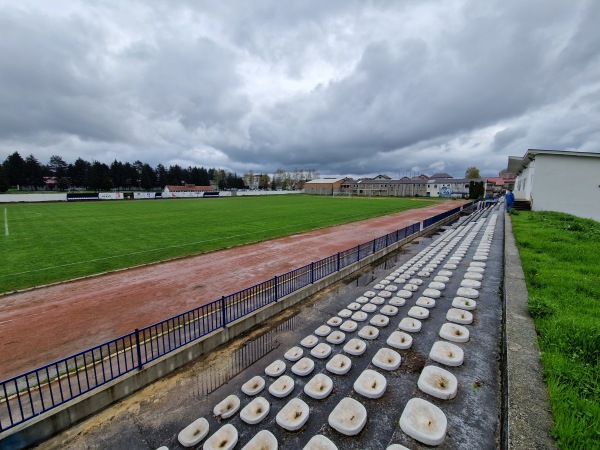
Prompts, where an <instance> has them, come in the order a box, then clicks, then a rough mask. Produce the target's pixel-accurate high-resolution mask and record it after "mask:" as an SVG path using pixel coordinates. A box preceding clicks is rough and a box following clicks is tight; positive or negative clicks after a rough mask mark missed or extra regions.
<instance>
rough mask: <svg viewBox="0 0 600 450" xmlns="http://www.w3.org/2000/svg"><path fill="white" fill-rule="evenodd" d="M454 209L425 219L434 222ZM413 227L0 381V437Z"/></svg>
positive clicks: (397, 238) (337, 268)
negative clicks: (6, 431)
mask: <svg viewBox="0 0 600 450" xmlns="http://www.w3.org/2000/svg"><path fill="white" fill-rule="evenodd" d="M458 211H460V208H455V209H453V210H451V211H448V212H447V213H442V214H438V215H437V216H434V217H431V218H429V219H426V221H425V222H428V223H430V224H433V223H437V222H438V221H440V220H442V219H443V218H445V217H448V216H450V215H452V214H455V213H456V212H458ZM420 225H421V224H420V223H415V224H412V225H409V226H407V227H404V228H402V229H399V230H397V231H394V232H392V233H389V234H387V235H384V236H381V237H379V238H376V239H373V240H372V241H369V242H366V243H364V244H361V245H358V246H356V247H353V248H350V249H348V250H345V251H342V252H339V253H337V254H335V255H332V256H328V257H327V258H323V259H321V260H319V261H315V262H311V263H310V264H307V265H306V266H304V267H300V268H298V269H294V270H292V271H290V272H287V273H285V274H283V275H278V276H275V277H274V278H272V279H270V280H267V281H263V282H262V283H258V284H256V285H254V286H252V287H249V288H247V289H243V290H241V291H238V292H236V293H234V294H230V295H225V296H223V297H221V299H219V300H215V301H213V302H211V303H208V304H205V305H202V306H200V307H198V308H195V309H192V310H190V311H186V312H184V313H183V314H179V315H176V316H173V317H171V318H169V319H166V320H163V321H161V322H158V323H155V324H153V325H150V326H147V327H145V328H141V329H136V330H135V331H134V332H132V333H129V334H126V335H124V336H121V337H118V338H116V339H113V340H111V341H109V342H106V343H104V344H101V345H98V346H96V347H93V348H91V349H88V350H85V351H82V352H80V353H77V354H75V355H72V356H69V357H67V358H63V359H61V360H59V361H55V362H53V363H51V364H47V365H45V366H43V367H40V368H37V369H34V370H31V371H29V372H26V373H24V374H22V375H18V376H16V377H13V378H10V379H7V380H4V381H1V382H0V432H1V431H5V430H8V429H10V428H13V427H15V426H17V425H19V424H21V423H23V422H26V421H27V420H30V419H32V418H34V417H36V416H38V415H40V414H42V413H44V412H46V411H48V410H51V409H53V408H56V407H58V406H60V405H62V404H64V403H66V402H68V401H70V400H73V399H75V398H77V397H79V396H80V395H83V394H85V393H87V392H89V391H91V390H93V389H95V388H98V387H100V386H102V385H104V384H106V383H108V382H110V381H112V380H115V379H117V378H119V377H121V376H123V375H125V374H127V373H129V372H131V371H133V370H136V369H141V368H143V366H144V364H147V363H149V362H151V361H153V360H155V359H157V358H160V357H162V356H164V355H166V354H168V353H170V352H172V351H175V350H177V349H178V348H180V347H182V346H184V345H186V344H189V343H190V342H193V341H195V340H197V339H199V338H201V337H203V336H206V335H207V334H209V333H212V332H213V331H216V330H218V329H220V328H223V327H225V326H226V325H227V324H228V323H230V322H233V321H235V320H238V319H240V318H242V317H244V316H247V315H248V314H251V313H252V312H253V311H256V310H257V309H260V308H262V307H264V306H266V305H268V304H270V303H273V302H276V301H278V300H279V299H281V298H283V297H285V296H287V295H289V294H291V293H293V292H296V291H298V290H300V289H302V288H304V287H306V286H308V285H309V284H312V283H314V282H316V281H318V280H320V279H322V278H324V277H326V276H328V275H331V274H333V273H335V272H338V271H340V270H342V269H343V268H345V267H347V266H349V265H350V264H353V263H355V262H357V261H359V260H361V259H364V258H366V257H368V256H370V255H372V254H374V253H375V252H377V251H379V250H382V249H384V248H386V247H388V246H390V245H392V244H394V243H396V242H398V241H400V240H402V239H404V238H405V237H407V236H410V235H412V234H414V233H416V232H418V231H419V230H420V228H421V227H420Z"/></svg>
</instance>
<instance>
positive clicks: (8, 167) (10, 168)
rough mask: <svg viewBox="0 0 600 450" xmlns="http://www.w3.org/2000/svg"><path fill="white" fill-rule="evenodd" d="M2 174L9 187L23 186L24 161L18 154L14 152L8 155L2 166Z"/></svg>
mask: <svg viewBox="0 0 600 450" xmlns="http://www.w3.org/2000/svg"><path fill="white" fill-rule="evenodd" d="M2 165H3V166H4V172H5V174H6V178H7V179H8V184H9V186H18V187H19V189H20V186H22V185H23V184H25V182H26V181H25V177H26V175H25V170H26V168H25V160H24V159H23V158H22V157H21V155H19V152H14V153H13V154H12V155H9V156H8V157H7V158H6V159H5V160H4V163H3V164H2Z"/></svg>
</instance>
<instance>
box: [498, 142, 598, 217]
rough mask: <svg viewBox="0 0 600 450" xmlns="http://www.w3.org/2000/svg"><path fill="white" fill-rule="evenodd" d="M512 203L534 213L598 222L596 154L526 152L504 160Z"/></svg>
mask: <svg viewBox="0 0 600 450" xmlns="http://www.w3.org/2000/svg"><path fill="white" fill-rule="evenodd" d="M508 172H512V173H514V174H516V178H515V190H514V194H515V199H516V200H526V201H529V202H530V203H531V208H532V210H534V211H557V212H564V213H568V214H573V215H575V216H579V217H585V218H590V219H594V220H598V221H600V208H599V207H598V205H600V153H591V152H573V151H566V150H538V149H529V150H527V152H526V153H525V155H524V156H523V157H518V156H509V157H508Z"/></svg>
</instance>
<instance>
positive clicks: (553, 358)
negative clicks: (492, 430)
mask: <svg viewBox="0 0 600 450" xmlns="http://www.w3.org/2000/svg"><path fill="white" fill-rule="evenodd" d="M512 222H513V232H514V235H515V239H516V241H517V246H518V248H519V253H520V255H521V261H522V263H523V269H524V271H525V279H526V283H527V290H528V292H529V302H528V306H529V312H530V314H531V316H532V317H533V318H534V321H535V326H536V329H537V333H538V342H539V346H540V350H541V355H542V363H543V365H544V377H545V379H546V382H547V383H548V391H549V393H550V401H551V404H552V412H553V415H554V420H555V423H556V424H555V430H554V433H555V438H556V440H557V443H558V445H559V447H560V448H563V449H592V448H600V444H599V442H600V223H598V222H595V221H593V220H587V219H580V218H577V217H574V216H570V215H567V214H560V213H550V212H529V213H525V212H519V213H517V214H514V215H512Z"/></svg>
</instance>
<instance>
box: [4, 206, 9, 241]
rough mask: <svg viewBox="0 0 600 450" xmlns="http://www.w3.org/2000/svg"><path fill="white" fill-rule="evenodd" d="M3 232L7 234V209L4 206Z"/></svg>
mask: <svg viewBox="0 0 600 450" xmlns="http://www.w3.org/2000/svg"><path fill="white" fill-rule="evenodd" d="M4 234H5V236H8V211H7V210H6V208H4Z"/></svg>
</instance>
